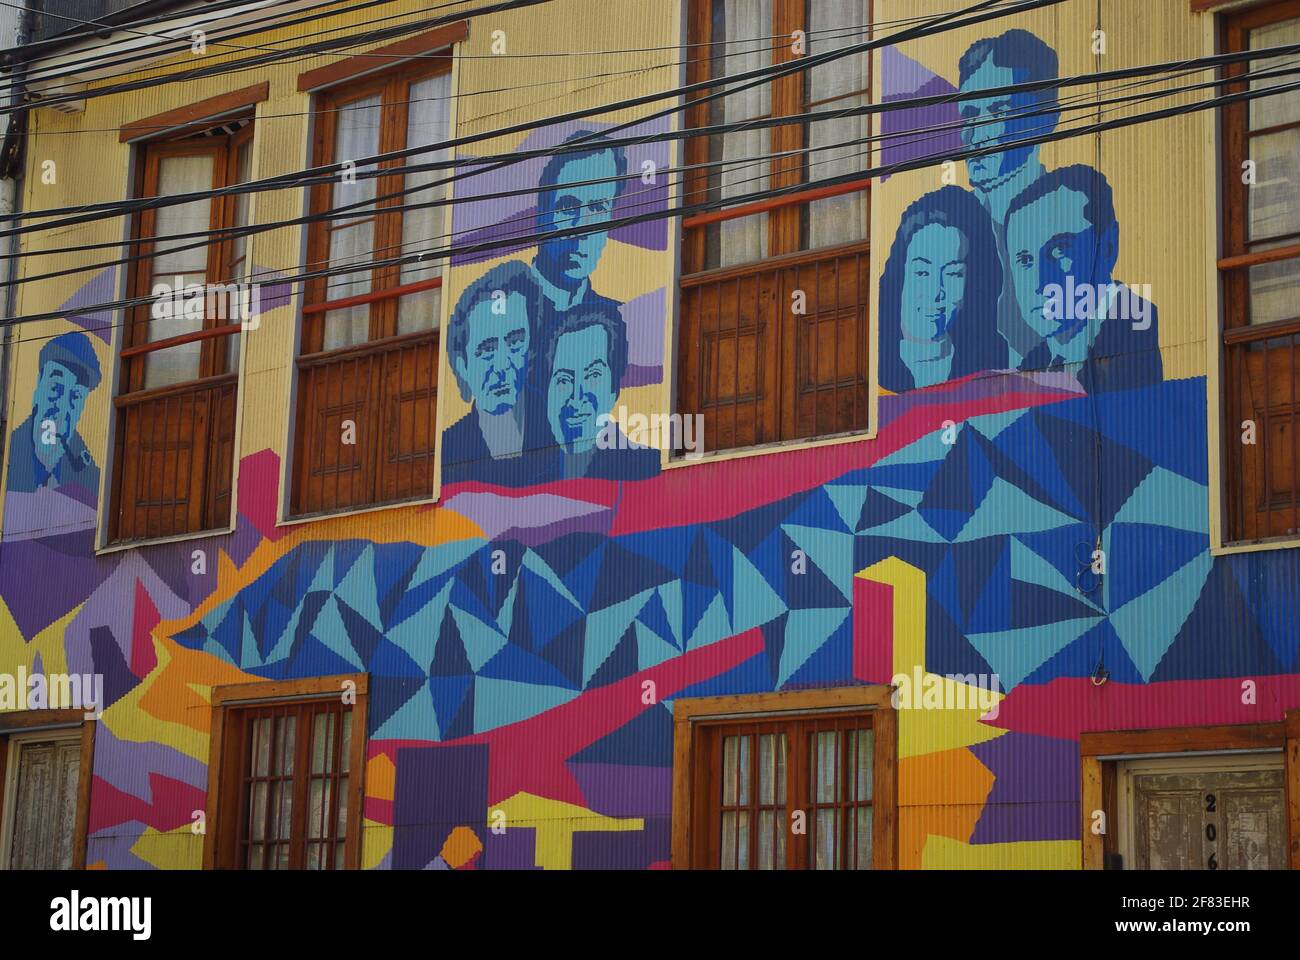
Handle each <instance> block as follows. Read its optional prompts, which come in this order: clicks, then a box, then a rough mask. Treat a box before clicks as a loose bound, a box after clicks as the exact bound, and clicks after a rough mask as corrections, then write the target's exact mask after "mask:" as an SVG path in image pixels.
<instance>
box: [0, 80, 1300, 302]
mask: <svg viewBox="0 0 1300 960" xmlns="http://www.w3.org/2000/svg"><path fill="white" fill-rule="evenodd" d="M1295 90H1300V81H1296V82H1293V83H1289V84H1279V85H1276V86H1271V87H1266V88H1262V89H1259V90H1244V91H1241V92H1238V93H1232V94H1222V95H1219V96H1217V97H1212V98H1209V99H1207V100H1200V101H1195V102H1192V103H1188V104H1182V105H1178V106H1174V107H1168V108H1163V109H1160V110H1154V111H1147V112H1144V113H1140V114H1135V115H1132V116H1127V117H1118V118H1115V119H1112V120H1106V121H1103V122H1101V123H1092V124H1089V125H1087V126H1083V127H1078V128H1074V129H1070V130H1063V131H1060V130H1058V131H1052V132H1049V133H1045V134H1040V135H1035V136H1032V137H1023V138H1017V139H1014V140H1010V141H1007V142H1004V143H998V144H993V145H990V146H986V147H976V148H970V149H966V150H960V151H957V152H955V153H949V154H946V155H945V154H929V155H925V156H922V157H916V158H912V159H910V160H904V161H898V162H896V163H893V164H888V165H884V166H878V167H873V168H869V169H867V170H863V171H861V172H854V173H850V174H841V175H838V176H835V177H829V178H825V179H822V180H818V181H814V182H810V183H801V184H792V185H789V186H785V187H776V188H769V189H767V190H762V191H757V192H754V193H750V194H745V195H741V196H733V197H729V198H726V199H725V200H714V201H704V202H700V203H694V204H688V205H684V206H677V207H672V208H668V209H666V210H662V211H655V212H652V213H646V214H638V215H635V216H631V217H623V218H620V219H616V220H610V221H607V222H604V223H600V224H595V225H589V226H579V227H570V228H565V229H562V230H553V231H548V232H544V233H536V234H533V235H531V236H529V237H527V238H522V239H524V240H526V241H527V242H526V244H525V245H527V246H535V245H538V244H539V243H542V242H545V241H549V240H555V239H562V238H565V237H572V236H585V235H586V234H589V233H607V232H609V231H612V230H616V229H619V228H621V227H625V226H632V225H635V224H639V223H648V222H654V221H656V220H665V219H672V218H676V217H686V216H691V215H694V214H696V213H705V212H708V211H710V210H714V209H721V208H724V207H728V206H740V205H745V204H749V203H756V202H759V201H762V200H769V199H774V198H777V197H781V196H786V195H790V194H793V193H799V192H803V191H806V190H812V189H819V188H822V187H833V186H838V185H841V184H844V183H850V182H856V181H858V180H862V179H868V178H870V179H876V178H879V177H881V176H888V175H893V174H897V173H903V172H906V171H909V170H919V169H924V168H926V167H932V166H937V165H939V164H941V163H944V162H948V161H952V162H956V161H961V160H967V159H971V158H974V157H981V156H989V155H992V154H997V153H1004V152H1006V151H1008V150H1013V149H1017V148H1020V147H1031V146H1038V145H1041V144H1045V143H1054V142H1058V141H1062V140H1068V139H1073V138H1075V137H1080V136H1089V135H1092V134H1094V133H1098V132H1105V131H1107V130H1115V129H1122V128H1124V127H1130V126H1134V125H1137V124H1142V123H1150V122H1154V121H1156V120H1162V119H1167V118H1170V117H1175V116H1181V115H1184V114H1189V113H1196V112H1200V111H1203V110H1208V109H1217V108H1220V107H1223V106H1227V105H1231V104H1234V103H1242V102H1249V101H1252V100H1256V99H1260V98H1262V97H1270V96H1277V95H1279V94H1283V93H1290V92H1293V91H1295ZM518 239H521V238H516V240H518ZM499 247H500V242H499V241H496V240H492V241H486V242H483V243H477V244H467V245H464V246H460V247H456V246H454V245H453V246H450V247H447V248H444V249H441V250H430V251H423V252H421V253H418V254H412V255H407V256H403V257H391V258H385V259H382V260H376V261H374V262H373V264H371V266H372V268H378V267H385V266H401V265H405V264H410V263H424V262H425V261H427V260H430V259H433V260H444V259H448V258H451V257H454V256H465V255H468V254H473V253H481V252H487V251H490V250H493V249H496V248H499ZM355 271H356V268H355V266H352V265H349V266H347V267H344V268H338V269H324V270H315V271H308V272H304V273H299V274H297V275H294V276H289V277H277V278H276V281H277V282H279V283H295V282H298V283H301V282H303V281H306V280H313V279H317V278H320V277H327V276H333V275H337V274H341V273H351V272H355ZM153 300H154V298H153V297H137V298H132V299H126V300H116V301H108V302H104V303H99V304H92V305H88V306H84V307H79V308H77V309H76V310H75V313H76V314H78V315H86V314H93V313H99V312H104V311H108V310H116V309H125V308H130V307H136V306H143V305H147V304H149V303H152V302H153ZM70 312H74V311H68V310H57V311H50V312H46V313H39V314H30V315H24V316H19V317H15V318H13V319H11V320H7V321H5V322H4V325H9V324H19V323H30V322H35V321H38V320H51V319H60V318H66V317H67V315H68V314H69V313H70Z"/></svg>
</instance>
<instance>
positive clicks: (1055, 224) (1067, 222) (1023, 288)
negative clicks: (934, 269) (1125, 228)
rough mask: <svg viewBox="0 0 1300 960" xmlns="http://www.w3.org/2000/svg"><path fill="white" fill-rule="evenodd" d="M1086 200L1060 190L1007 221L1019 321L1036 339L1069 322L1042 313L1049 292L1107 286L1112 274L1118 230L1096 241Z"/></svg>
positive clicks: (1113, 229)
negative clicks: (1069, 283)
mask: <svg viewBox="0 0 1300 960" xmlns="http://www.w3.org/2000/svg"><path fill="white" fill-rule="evenodd" d="M1087 205H1088V198H1087V196H1085V195H1084V194H1082V193H1080V192H1079V191H1077V190H1070V189H1068V188H1066V187H1060V188H1058V189H1057V190H1055V191H1053V192H1052V193H1049V194H1047V195H1046V196H1043V197H1039V198H1038V199H1037V200H1035V201H1034V202H1033V203H1031V204H1029V205H1028V206H1025V207H1022V208H1020V209H1019V210H1016V211H1015V212H1013V213H1012V214H1011V215H1010V217H1008V218H1007V253H1008V255H1009V257H1010V260H1011V278H1012V281H1013V282H1014V284H1015V289H1016V302H1017V303H1018V304H1019V306H1020V315H1021V317H1023V318H1024V321H1025V323H1027V324H1028V325H1029V326H1030V327H1031V328H1033V330H1034V331H1035V332H1036V333H1038V334H1039V335H1040V336H1043V337H1048V336H1051V335H1052V334H1054V333H1056V332H1057V331H1058V330H1060V329H1061V327H1062V326H1064V325H1066V324H1068V323H1069V322H1070V321H1069V320H1068V319H1066V318H1064V317H1058V316H1053V315H1052V313H1053V311H1051V310H1049V309H1047V302H1048V300H1049V299H1050V297H1051V288H1052V287H1053V286H1056V287H1058V288H1059V289H1060V290H1061V291H1062V292H1063V291H1065V289H1066V287H1067V281H1068V278H1071V277H1073V279H1074V286H1075V287H1079V286H1080V285H1083V284H1097V285H1101V284H1108V283H1110V279H1111V271H1112V270H1114V268H1115V259H1116V255H1117V253H1118V237H1119V230H1118V227H1117V226H1116V225H1115V224H1111V225H1110V227H1109V228H1108V229H1107V230H1105V231H1104V232H1103V233H1101V234H1100V235H1099V234H1098V232H1097V228H1096V227H1095V226H1094V225H1093V224H1092V223H1091V222H1090V221H1089V220H1088V218H1087V216H1085V213H1084V211H1085V210H1086V209H1087Z"/></svg>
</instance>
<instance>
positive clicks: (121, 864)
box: [86, 820, 157, 870]
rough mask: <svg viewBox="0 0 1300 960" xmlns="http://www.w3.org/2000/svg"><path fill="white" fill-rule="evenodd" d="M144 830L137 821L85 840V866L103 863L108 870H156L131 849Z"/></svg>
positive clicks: (120, 824) (117, 826)
mask: <svg viewBox="0 0 1300 960" xmlns="http://www.w3.org/2000/svg"><path fill="white" fill-rule="evenodd" d="M145 829H146V826H145V824H143V823H141V822H140V821H139V820H132V821H130V822H129V823H118V824H114V825H113V826H112V827H109V828H108V829H106V830H104V831H101V832H99V833H95V834H92V835H91V836H89V837H87V838H86V865H87V866H91V865H94V864H97V863H103V864H104V866H106V867H107V868H108V869H109V870H156V869H157V868H156V867H155V866H154V865H153V864H152V863H149V862H148V861H147V860H141V859H140V858H139V857H137V856H136V855H135V854H134V853H132V852H131V848H132V847H133V846H135V842H136V841H137V840H139V839H140V837H141V836H142V835H143V834H144V832H145Z"/></svg>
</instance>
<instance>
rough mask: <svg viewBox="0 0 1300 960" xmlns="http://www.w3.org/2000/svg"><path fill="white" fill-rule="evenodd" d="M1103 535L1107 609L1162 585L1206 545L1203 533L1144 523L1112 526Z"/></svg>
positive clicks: (1207, 541)
mask: <svg viewBox="0 0 1300 960" xmlns="http://www.w3.org/2000/svg"><path fill="white" fill-rule="evenodd" d="M1107 534H1108V536H1109V550H1108V552H1107V559H1108V561H1109V566H1110V569H1109V573H1110V576H1109V577H1108V578H1107V581H1108V589H1109V594H1108V597H1109V601H1110V602H1109V604H1108V606H1109V607H1110V609H1112V610H1118V609H1119V608H1120V607H1122V606H1124V604H1126V603H1128V602H1129V601H1130V600H1132V599H1133V598H1134V597H1139V596H1141V595H1142V594H1144V593H1146V592H1147V591H1148V590H1150V589H1151V588H1152V587H1155V586H1158V585H1159V584H1161V583H1163V582H1164V581H1165V579H1166V578H1168V577H1169V575H1170V574H1172V573H1174V572H1175V571H1176V570H1179V569H1180V568H1182V567H1183V565H1185V564H1186V563H1187V562H1188V561H1190V560H1191V559H1192V558H1193V557H1197V556H1199V555H1200V554H1202V553H1205V552H1206V551H1207V550H1209V546H1210V545H1209V540H1208V539H1207V538H1206V536H1205V534H1203V533H1192V532H1190V531H1187V530H1175V529H1173V528H1172V527H1154V526H1151V525H1150V524H1145V523H1112V524H1111V525H1110V527H1109V528H1108V529H1107Z"/></svg>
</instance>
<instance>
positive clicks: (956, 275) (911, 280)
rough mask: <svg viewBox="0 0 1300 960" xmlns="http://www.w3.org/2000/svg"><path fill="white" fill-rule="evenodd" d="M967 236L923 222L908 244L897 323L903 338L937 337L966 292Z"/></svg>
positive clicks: (930, 338)
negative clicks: (900, 312)
mask: <svg viewBox="0 0 1300 960" xmlns="http://www.w3.org/2000/svg"><path fill="white" fill-rule="evenodd" d="M968 255H969V253H968V251H967V249H966V238H965V236H963V235H962V232H961V231H960V230H958V229H957V228H956V227H949V226H946V225H944V224H941V223H930V224H926V225H925V226H924V227H922V228H921V229H920V230H918V231H916V233H915V234H914V235H913V236H912V239H911V241H910V242H909V243H908V245H907V262H906V263H905V264H904V267H903V269H904V272H903V290H902V295H901V302H900V307H901V311H902V315H901V316H900V317H899V325H900V327H901V328H902V332H903V339H905V340H915V341H929V340H938V339H939V338H940V337H942V336H944V335H945V334H946V333H947V332H948V325H949V324H950V323H951V322H952V318H953V315H954V314H955V313H956V312H957V311H958V310H960V309H961V305H962V300H963V299H964V298H965V296H966V258H967V256H968Z"/></svg>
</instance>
